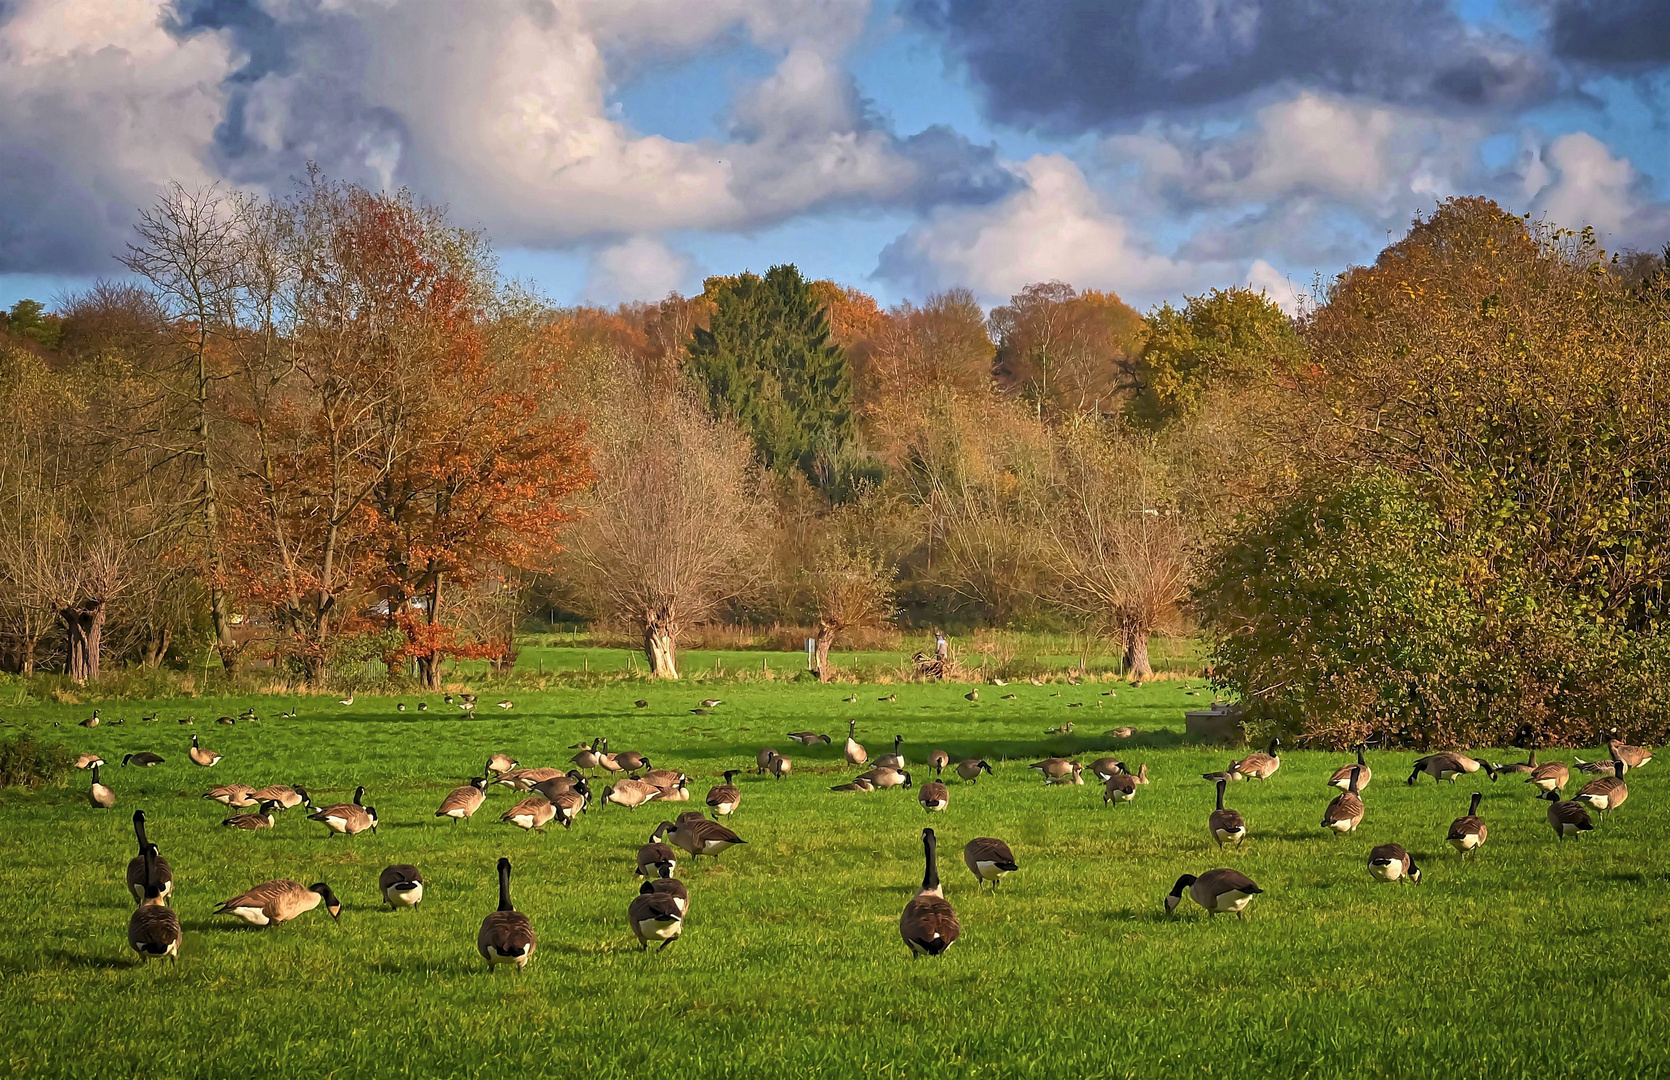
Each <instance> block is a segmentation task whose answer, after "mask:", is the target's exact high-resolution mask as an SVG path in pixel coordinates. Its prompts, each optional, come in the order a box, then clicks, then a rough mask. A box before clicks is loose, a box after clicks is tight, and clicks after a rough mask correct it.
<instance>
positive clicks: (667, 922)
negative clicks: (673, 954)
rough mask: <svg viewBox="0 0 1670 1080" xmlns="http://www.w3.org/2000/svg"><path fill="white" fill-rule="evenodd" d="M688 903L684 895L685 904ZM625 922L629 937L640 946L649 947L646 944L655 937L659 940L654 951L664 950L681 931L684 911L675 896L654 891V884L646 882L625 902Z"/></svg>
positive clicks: (655, 939)
mask: <svg viewBox="0 0 1670 1080" xmlns="http://www.w3.org/2000/svg"><path fill="white" fill-rule="evenodd" d="M680 884H681V885H682V884H683V883H682V882H681V883H680ZM688 902H689V901H688V894H687V896H686V899H685V903H688ZM626 923H627V925H628V926H629V927H630V928H631V930H632V936H633V937H635V938H637V939H638V946H639V948H640V949H648V948H649V943H650V942H651V941H652V940H654V941H659V942H660V943H661V947H660V948H659V949H657V950H656V951H657V952H664V951H666V948H667V946H669V945H671V944H672V943H673V942H675V941H677V940H678V939H679V935H681V934H683V933H684V910H683V908H682V907H681V906H680V903H679V898H678V897H677V896H674V895H671V894H670V893H664V892H657V891H656V889H655V886H654V884H653V883H651V882H648V881H646V882H644V885H643V888H642V890H641V891H640V892H639V893H638V895H637V896H634V897H633V898H632V902H631V903H629V904H627V905H626Z"/></svg>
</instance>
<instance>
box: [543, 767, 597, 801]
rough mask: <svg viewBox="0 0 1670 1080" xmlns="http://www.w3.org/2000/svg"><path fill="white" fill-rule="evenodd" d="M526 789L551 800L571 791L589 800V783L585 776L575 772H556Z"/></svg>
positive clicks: (555, 799)
mask: <svg viewBox="0 0 1670 1080" xmlns="http://www.w3.org/2000/svg"><path fill="white" fill-rule="evenodd" d="M528 790H529V791H532V792H536V793H538V794H540V795H543V796H545V797H546V798H547V799H550V800H551V801H552V802H556V801H557V796H559V795H568V794H571V793H572V794H575V795H579V796H581V797H582V798H583V799H585V800H587V801H588V802H589V801H590V800H591V784H589V783H587V781H586V778H585V777H583V776H581V775H580V774H579V773H577V772H570V773H558V774H557V775H556V776H553V777H551V778H550V779H549V780H541V781H540V782H539V783H537V784H534V785H533V786H532V787H530V788H528Z"/></svg>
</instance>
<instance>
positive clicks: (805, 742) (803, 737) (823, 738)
mask: <svg viewBox="0 0 1670 1080" xmlns="http://www.w3.org/2000/svg"><path fill="white" fill-rule="evenodd" d="M788 738H790V739H792V740H794V741H795V742H797V743H799V744H800V745H801V746H816V745H817V744H818V743H826V742H828V741H829V736H828V735H819V734H818V733H817V732H815V731H791V732H789V734H788Z"/></svg>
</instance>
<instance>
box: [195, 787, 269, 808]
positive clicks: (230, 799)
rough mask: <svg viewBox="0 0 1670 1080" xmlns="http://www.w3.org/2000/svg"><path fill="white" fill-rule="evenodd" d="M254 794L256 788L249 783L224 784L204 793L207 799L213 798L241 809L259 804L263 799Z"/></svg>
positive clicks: (225, 804) (224, 804) (222, 803)
mask: <svg viewBox="0 0 1670 1080" xmlns="http://www.w3.org/2000/svg"><path fill="white" fill-rule="evenodd" d="M254 796H255V789H254V788H252V787H250V786H249V785H248V784H222V785H220V786H219V787H213V788H210V789H209V790H208V791H206V792H204V793H203V797H204V798H205V799H213V800H214V801H215V802H217V803H220V804H221V805H223V806H230V807H234V808H236V809H239V810H241V809H243V808H244V807H246V806H256V805H259V804H260V802H261V800H260V799H257V798H255V797H254Z"/></svg>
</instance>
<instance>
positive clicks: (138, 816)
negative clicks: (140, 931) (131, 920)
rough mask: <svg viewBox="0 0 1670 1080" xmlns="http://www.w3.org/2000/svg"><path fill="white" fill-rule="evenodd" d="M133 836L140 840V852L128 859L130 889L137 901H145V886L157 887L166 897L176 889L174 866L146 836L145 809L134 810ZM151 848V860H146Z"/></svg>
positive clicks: (160, 893) (160, 894)
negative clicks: (146, 852)
mask: <svg viewBox="0 0 1670 1080" xmlns="http://www.w3.org/2000/svg"><path fill="white" fill-rule="evenodd" d="M133 836H134V839H136V840H138V841H139V854H138V855H135V856H134V857H133V858H132V859H130V860H128V891H129V892H131V893H133V899H134V902H135V903H141V904H142V903H144V902H145V886H146V885H147V884H151V885H155V886H156V887H157V895H158V896H161V897H163V898H164V899H165V901H166V898H167V897H168V896H169V894H170V893H172V892H173V891H174V868H173V867H171V866H169V865H168V860H167V859H165V858H163V857H162V853H161V852H159V851H158V850H157V846H156V845H155V844H153V843H151V842H150V841H149V840H148V839H147V838H146V836H145V811H143V810H135V811H134V812H133ZM147 848H149V849H150V852H151V862H150V864H149V865H147V864H146V862H145V851H146V849H147Z"/></svg>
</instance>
